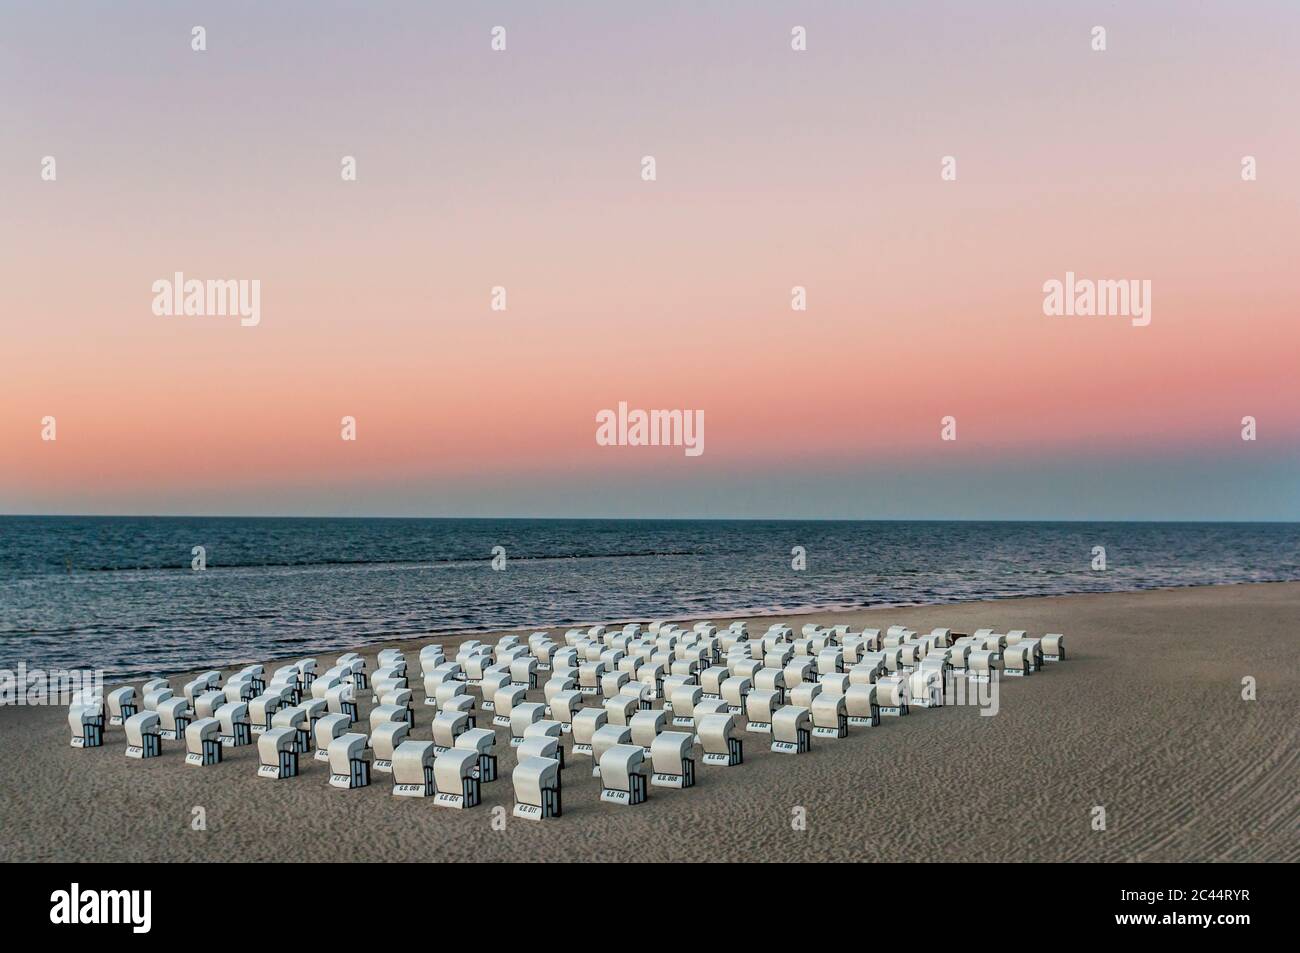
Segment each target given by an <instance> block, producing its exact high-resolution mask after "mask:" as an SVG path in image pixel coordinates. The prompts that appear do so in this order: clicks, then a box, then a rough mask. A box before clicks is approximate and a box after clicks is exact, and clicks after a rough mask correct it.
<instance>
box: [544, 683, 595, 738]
mask: <svg viewBox="0 0 1300 953" xmlns="http://www.w3.org/2000/svg"><path fill="white" fill-rule="evenodd" d="M582 702H583V697H582V692H579V691H563V692H557V693H556V694H555V695H554V696H553V697H552V698H551V703H550V706H549V707H550V710H549V711H548V712H547V714H548V715H549V716H550V717H551V718H552V719H553V720H555V721H558V722H559V723H560V724H561V725H563V726H564V732H565V733H566V734H568V733H569V732H570V731H572V730H573V720H574V719H575V718H576V717H577V716H578V713H579V712H581V711H583V707H582ZM606 717H607V718H608V716H606Z"/></svg>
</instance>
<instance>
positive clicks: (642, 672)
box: [636, 662, 665, 700]
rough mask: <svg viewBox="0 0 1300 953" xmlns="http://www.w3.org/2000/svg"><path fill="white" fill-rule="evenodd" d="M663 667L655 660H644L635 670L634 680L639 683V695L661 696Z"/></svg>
mask: <svg viewBox="0 0 1300 953" xmlns="http://www.w3.org/2000/svg"><path fill="white" fill-rule="evenodd" d="M664 677H665V676H664V667H663V666H662V665H660V664H659V663H657V662H646V663H645V664H643V665H642V666H641V667H640V668H638V669H637V670H636V680H637V681H638V682H640V683H641V697H642V698H646V699H651V700H653V699H656V698H662V697H663V694H664Z"/></svg>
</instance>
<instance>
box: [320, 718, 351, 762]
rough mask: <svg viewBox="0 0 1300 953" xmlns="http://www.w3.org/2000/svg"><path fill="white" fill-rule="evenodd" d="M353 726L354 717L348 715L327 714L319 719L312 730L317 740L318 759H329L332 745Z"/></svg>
mask: <svg viewBox="0 0 1300 953" xmlns="http://www.w3.org/2000/svg"><path fill="white" fill-rule="evenodd" d="M351 727H352V719H351V718H349V717H348V716H347V715H341V714H327V715H322V716H321V717H320V718H319V719H317V721H316V727H315V729H314V730H313V731H312V737H313V738H314V739H315V742H316V760H317V761H329V759H330V754H329V749H330V745H331V744H333V743H334V742H335V741H336V740H337V739H339V738H342V737H343V736H344V735H345V734H347V730H348V729H349V728H351Z"/></svg>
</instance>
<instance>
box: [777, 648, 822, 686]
mask: <svg viewBox="0 0 1300 953" xmlns="http://www.w3.org/2000/svg"><path fill="white" fill-rule="evenodd" d="M782 671H783V672H785V688H786V691H787V692H792V691H794V690H795V689H796V688H798V687H799V686H800V685H802V684H803V683H804V682H815V681H817V662H816V660H814V659H812V658H809V657H807V656H804V657H802V658H800V657H799V656H795V658H794V660H793V661H791V662H790V663H789V664H788V665H787V666H786V667H785V668H784V669H782Z"/></svg>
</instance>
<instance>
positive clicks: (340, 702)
mask: <svg viewBox="0 0 1300 953" xmlns="http://www.w3.org/2000/svg"><path fill="white" fill-rule="evenodd" d="M259 697H265V696H259ZM253 702H254V703H256V702H257V699H256V698H255V699H253ZM325 708H326V709H327V710H328V711H329V713H330V714H332V715H347V717H348V719H349V722H348V723H349V724H351V723H352V722H354V721H356V720H357V689H356V686H355V685H354V684H350V683H348V682H342V683H340V684H338V685H335V686H334V687H333V688H331V689H329V690H328V691H327V692H326V693H325ZM249 712H250V714H252V713H253V709H252V707H251V706H250V707H249ZM254 721H255V722H256V715H255V714H254ZM254 730H256V729H254Z"/></svg>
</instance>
